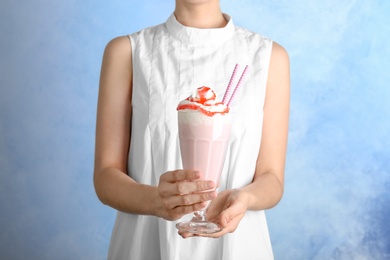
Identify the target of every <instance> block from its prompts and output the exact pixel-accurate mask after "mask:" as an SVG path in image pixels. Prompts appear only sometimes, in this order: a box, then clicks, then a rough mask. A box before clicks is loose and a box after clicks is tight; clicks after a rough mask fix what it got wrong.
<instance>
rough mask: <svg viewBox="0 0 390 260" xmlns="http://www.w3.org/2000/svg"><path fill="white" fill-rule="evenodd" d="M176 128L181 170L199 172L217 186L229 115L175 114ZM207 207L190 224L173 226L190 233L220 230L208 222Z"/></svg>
mask: <svg viewBox="0 0 390 260" xmlns="http://www.w3.org/2000/svg"><path fill="white" fill-rule="evenodd" d="M178 127H179V140H180V151H181V158H182V161H183V168H184V169H190V170H198V171H200V172H201V173H202V177H203V179H204V180H211V181H214V183H216V184H217V183H218V181H219V178H220V176H221V173H222V169H223V165H224V162H225V157H226V151H227V148H228V144H229V139H230V129H231V116H230V114H229V113H227V112H224V113H205V112H204V111H201V110H194V109H184V110H179V111H178ZM206 209H207V207H206V208H204V209H202V210H200V211H196V212H194V214H193V218H192V220H190V221H186V222H179V223H177V224H176V227H177V228H178V229H179V230H181V231H185V232H190V233H193V234H211V233H216V232H219V231H221V230H222V229H221V228H220V227H219V226H218V225H217V224H215V223H212V222H210V221H208V220H207V218H206V216H205V211H206Z"/></svg>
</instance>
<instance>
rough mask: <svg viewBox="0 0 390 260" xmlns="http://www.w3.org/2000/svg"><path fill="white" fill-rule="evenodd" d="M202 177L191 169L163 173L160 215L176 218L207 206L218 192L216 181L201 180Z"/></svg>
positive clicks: (159, 193)
mask: <svg viewBox="0 0 390 260" xmlns="http://www.w3.org/2000/svg"><path fill="white" fill-rule="evenodd" d="M201 177H202V176H201V174H200V172H198V171H190V170H176V171H170V172H166V173H164V174H163V175H161V177H160V182H159V185H158V195H159V200H157V201H158V205H159V206H158V208H159V209H162V213H159V215H160V216H162V217H163V218H165V219H167V220H176V219H178V218H180V217H182V216H183V215H185V214H188V213H191V212H194V211H197V210H201V209H203V208H205V207H206V205H207V203H206V202H207V201H209V200H212V199H214V198H215V197H216V196H217V194H216V192H215V184H214V182H212V181H204V180H201V179H200V178H201ZM159 212H161V211H159Z"/></svg>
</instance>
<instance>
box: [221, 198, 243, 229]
mask: <svg viewBox="0 0 390 260" xmlns="http://www.w3.org/2000/svg"><path fill="white" fill-rule="evenodd" d="M243 213H245V210H244V209H243V208H242V206H240V205H239V204H238V203H235V204H231V205H230V207H228V208H227V209H225V210H223V211H222V212H221V215H220V223H221V225H222V227H226V226H227V225H228V224H229V222H230V221H231V220H232V219H234V218H235V217H237V216H239V215H241V214H243Z"/></svg>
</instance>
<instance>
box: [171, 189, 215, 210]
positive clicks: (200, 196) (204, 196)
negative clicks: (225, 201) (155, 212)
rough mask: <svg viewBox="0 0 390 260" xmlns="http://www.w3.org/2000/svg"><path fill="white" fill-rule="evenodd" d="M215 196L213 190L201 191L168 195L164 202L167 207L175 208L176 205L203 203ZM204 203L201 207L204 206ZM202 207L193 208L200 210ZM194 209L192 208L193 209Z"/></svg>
mask: <svg viewBox="0 0 390 260" xmlns="http://www.w3.org/2000/svg"><path fill="white" fill-rule="evenodd" d="M215 197H217V193H216V192H215V191H210V192H203V193H194V194H187V195H178V196H170V197H167V198H165V200H164V204H165V207H166V208H168V209H175V208H176V207H178V206H189V207H191V206H192V205H196V204H199V203H203V202H206V201H209V200H212V199H214V198H215ZM205 206H206V205H204V206H203V207H205ZM200 209H202V208H196V209H195V210H200ZM193 211H194V210H193ZM190 212H192V211H190Z"/></svg>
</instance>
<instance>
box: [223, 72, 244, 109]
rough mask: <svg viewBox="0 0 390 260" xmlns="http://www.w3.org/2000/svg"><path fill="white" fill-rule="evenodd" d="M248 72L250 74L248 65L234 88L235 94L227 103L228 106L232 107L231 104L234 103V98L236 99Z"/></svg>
mask: <svg viewBox="0 0 390 260" xmlns="http://www.w3.org/2000/svg"><path fill="white" fill-rule="evenodd" d="M246 74H248V65H246V66H245V69H244V71H243V72H242V74H241V77H240V79H239V80H238V83H237V85H236V87H235V88H234V91H233V94H232V96H231V97H230V99H229V102H228V103H227V106H228V107H230V105H231V104H232V102H233V100H234V98H235V96H236V94H237V91H238V90H239V89H240V88H241V86H242V83H243V82H244V79H245V76H246Z"/></svg>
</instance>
